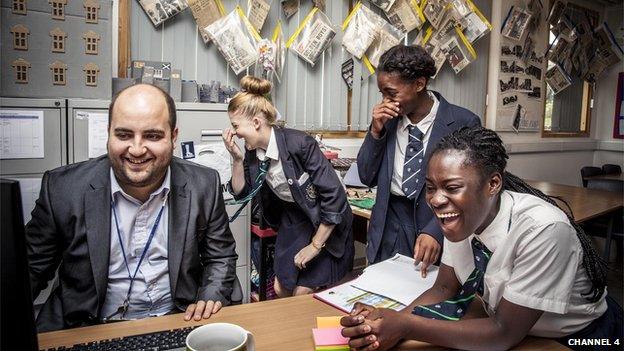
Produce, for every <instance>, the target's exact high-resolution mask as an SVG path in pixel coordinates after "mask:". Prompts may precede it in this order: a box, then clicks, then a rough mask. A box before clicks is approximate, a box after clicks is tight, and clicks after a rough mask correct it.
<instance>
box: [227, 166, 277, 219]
mask: <svg viewBox="0 0 624 351" xmlns="http://www.w3.org/2000/svg"><path fill="white" fill-rule="evenodd" d="M270 162H271V160H270V159H269V158H265V160H264V161H260V166H259V167H258V175H257V176H256V179H255V180H254V183H253V186H252V188H251V191H250V192H249V194H248V195H247V196H245V197H244V198H242V199H240V200H237V201H235V202H233V203H230V204H232V205H236V204H240V205H241V207H239V208H238V210H236V212H235V213H234V214H233V215H232V217H230V223H232V222H234V220H236V218H237V217H238V215H240V213H241V212H242V211H243V209H244V208H245V206H247V203H248V202H249V201H251V199H253V197H254V196H256V194H257V193H258V191H260V188H262V184H263V183H264V179H265V178H266V174H267V171H268V170H269V164H270Z"/></svg>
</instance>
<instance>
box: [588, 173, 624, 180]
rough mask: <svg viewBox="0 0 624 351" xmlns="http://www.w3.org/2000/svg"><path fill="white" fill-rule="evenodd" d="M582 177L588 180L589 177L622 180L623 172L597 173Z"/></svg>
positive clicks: (623, 177)
mask: <svg viewBox="0 0 624 351" xmlns="http://www.w3.org/2000/svg"><path fill="white" fill-rule="evenodd" d="M584 179H585V180H589V179H608V180H619V181H624V173H619V174H602V175H597V176H591V177H584Z"/></svg>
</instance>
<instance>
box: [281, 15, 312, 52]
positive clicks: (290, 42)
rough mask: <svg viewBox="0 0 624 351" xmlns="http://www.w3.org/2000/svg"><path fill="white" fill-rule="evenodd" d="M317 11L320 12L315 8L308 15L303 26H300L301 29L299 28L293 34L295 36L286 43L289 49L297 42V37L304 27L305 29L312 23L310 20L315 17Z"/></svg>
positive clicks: (302, 23)
mask: <svg viewBox="0 0 624 351" xmlns="http://www.w3.org/2000/svg"><path fill="white" fill-rule="evenodd" d="M316 11H318V8H316V7H315V8H313V9H312V11H310V13H308V15H307V16H306V18H304V20H303V22H301V24H300V25H299V28H297V30H296V31H295V32H294V33H293V35H291V36H290V38H289V39H288V41H287V42H286V47H287V48H290V46H291V45H292V43H293V42H294V41H295V39H296V38H297V36H299V33H301V31H302V30H303V27H305V25H306V24H307V23H308V22H309V21H310V19H312V16H314V14H315V13H316Z"/></svg>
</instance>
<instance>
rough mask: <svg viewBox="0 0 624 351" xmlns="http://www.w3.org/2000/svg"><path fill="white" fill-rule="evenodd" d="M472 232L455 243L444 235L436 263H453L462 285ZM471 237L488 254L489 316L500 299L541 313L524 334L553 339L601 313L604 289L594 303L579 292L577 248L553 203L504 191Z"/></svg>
mask: <svg viewBox="0 0 624 351" xmlns="http://www.w3.org/2000/svg"><path fill="white" fill-rule="evenodd" d="M510 223H511V224H510ZM473 236H475V235H471V236H470V237H468V238H467V239H464V240H462V241H460V242H456V243H453V242H449V241H448V240H446V238H445V239H444V250H443V253H442V263H444V264H445V265H447V266H451V267H453V270H454V271H455V275H456V276H457V279H458V280H459V281H460V282H461V283H462V284H463V282H465V281H466V279H467V278H468V276H469V275H470V273H471V272H472V271H473V270H474V267H475V266H474V258H473V254H472V248H471V244H470V241H471V240H472V237H473ZM476 237H477V238H478V240H480V241H481V242H482V243H483V244H485V246H487V248H488V249H489V250H490V251H492V252H493V254H492V257H491V258H490V261H489V262H488V265H487V269H486V271H485V276H484V280H483V282H484V289H483V301H484V303H485V305H486V306H485V308H486V311H487V312H488V314H489V315H490V316H492V315H494V314H495V313H496V310H497V308H498V306H499V304H500V302H501V299H503V298H504V299H505V300H507V301H509V302H511V303H514V304H516V305H520V306H524V307H528V308H532V309H536V310H541V311H544V313H543V314H542V316H541V317H540V318H539V319H538V320H537V323H535V325H534V326H533V328H531V330H530V331H529V334H530V335H535V336H540V337H547V338H558V337H562V336H565V335H569V334H571V333H574V332H577V331H579V330H581V329H583V328H584V327H586V326H587V325H589V324H590V323H591V322H592V321H593V320H594V319H596V318H598V317H600V316H601V315H602V314H603V313H604V312H605V311H606V309H607V305H606V301H605V299H604V297H605V296H606V294H607V292H606V291H605V292H604V295H603V296H602V298H601V299H600V300H599V301H598V302H589V301H587V300H586V299H585V297H584V296H582V294H583V293H585V292H587V291H589V289H590V287H591V282H590V280H589V278H587V274H586V273H585V269H584V268H583V250H582V248H581V244H580V242H579V240H578V238H577V236H576V231H575V230H574V228H573V227H572V226H571V225H570V222H569V221H568V218H567V217H566V215H565V214H564V213H563V212H562V211H561V210H560V209H558V208H556V207H555V206H553V205H551V204H549V203H547V202H546V201H543V200H541V199H540V198H538V197H536V196H533V195H529V194H520V193H514V192H510V191H504V192H503V193H502V194H501V203H500V209H499V211H498V214H497V215H496V217H495V218H494V220H493V221H492V223H490V225H489V226H488V227H487V228H486V229H485V230H484V231H483V232H482V233H481V234H479V235H476Z"/></svg>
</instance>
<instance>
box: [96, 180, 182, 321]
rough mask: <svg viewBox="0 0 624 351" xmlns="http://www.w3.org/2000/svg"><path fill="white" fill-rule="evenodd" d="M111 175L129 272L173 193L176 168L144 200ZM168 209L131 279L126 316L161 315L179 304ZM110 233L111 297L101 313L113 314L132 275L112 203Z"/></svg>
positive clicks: (167, 208) (106, 300)
mask: <svg viewBox="0 0 624 351" xmlns="http://www.w3.org/2000/svg"><path fill="white" fill-rule="evenodd" d="M110 180H111V195H112V197H113V199H114V201H115V203H114V204H115V213H116V214H117V222H118V224H119V234H120V235H121V240H122V243H123V248H124V250H125V252H126V259H127V261H128V266H129V267H128V268H129V270H130V274H134V271H135V270H136V267H137V264H138V263H139V260H140V259H141V253H142V252H143V249H144V247H145V244H146V243H147V240H148V238H149V235H150V232H151V230H152V227H153V226H154V222H155V221H156V217H157V216H158V212H160V210H161V207H162V206H163V201H165V199H166V197H167V196H168V194H169V191H170V183H171V170H170V169H167V174H166V176H165V180H164V181H163V184H162V185H161V186H160V187H159V188H158V189H156V190H155V191H154V192H153V193H152V194H150V196H149V199H148V200H147V201H145V202H144V203H141V201H139V200H137V199H135V198H133V197H132V196H130V195H128V194H127V193H125V192H124V191H123V190H122V189H121V186H120V185H119V183H118V182H117V179H116V178H115V175H114V173H113V170H112V169H111V171H110ZM168 210H169V204H168V203H166V204H165V207H164V209H163V213H162V217H161V218H160V223H159V224H158V227H157V228H156V232H155V233H154V238H153V239H152V242H151V244H150V247H149V249H148V251H147V253H146V254H145V258H143V262H142V263H141V267H140V268H139V271H138V272H137V275H136V278H135V279H134V283H133V284H132V292H131V294H130V301H129V302H130V305H129V307H128V311H127V312H126V314H125V316H124V319H139V318H145V317H151V316H160V315H163V314H165V313H168V312H170V311H172V310H174V309H175V306H174V304H173V300H172V297H171V287H170V282H169V261H168V258H169V255H168V252H167V236H168V232H169V231H168V227H169V213H168V212H169V211H168ZM110 236H111V238H110V262H109V267H108V286H107V289H106V299H105V300H104V305H103V306H102V312H101V316H102V317H108V316H110V315H111V314H113V313H114V312H116V311H117V309H118V308H119V307H120V306H122V304H123V302H124V300H125V299H126V294H127V293H128V287H129V284H130V277H129V276H128V269H126V264H125V263H124V258H123V253H122V250H121V243H120V242H119V236H118V235H117V225H116V224H115V216H114V215H113V211H112V209H111V232H110ZM120 318H121V315H120V314H118V315H116V316H114V317H112V318H111V319H120Z"/></svg>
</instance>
